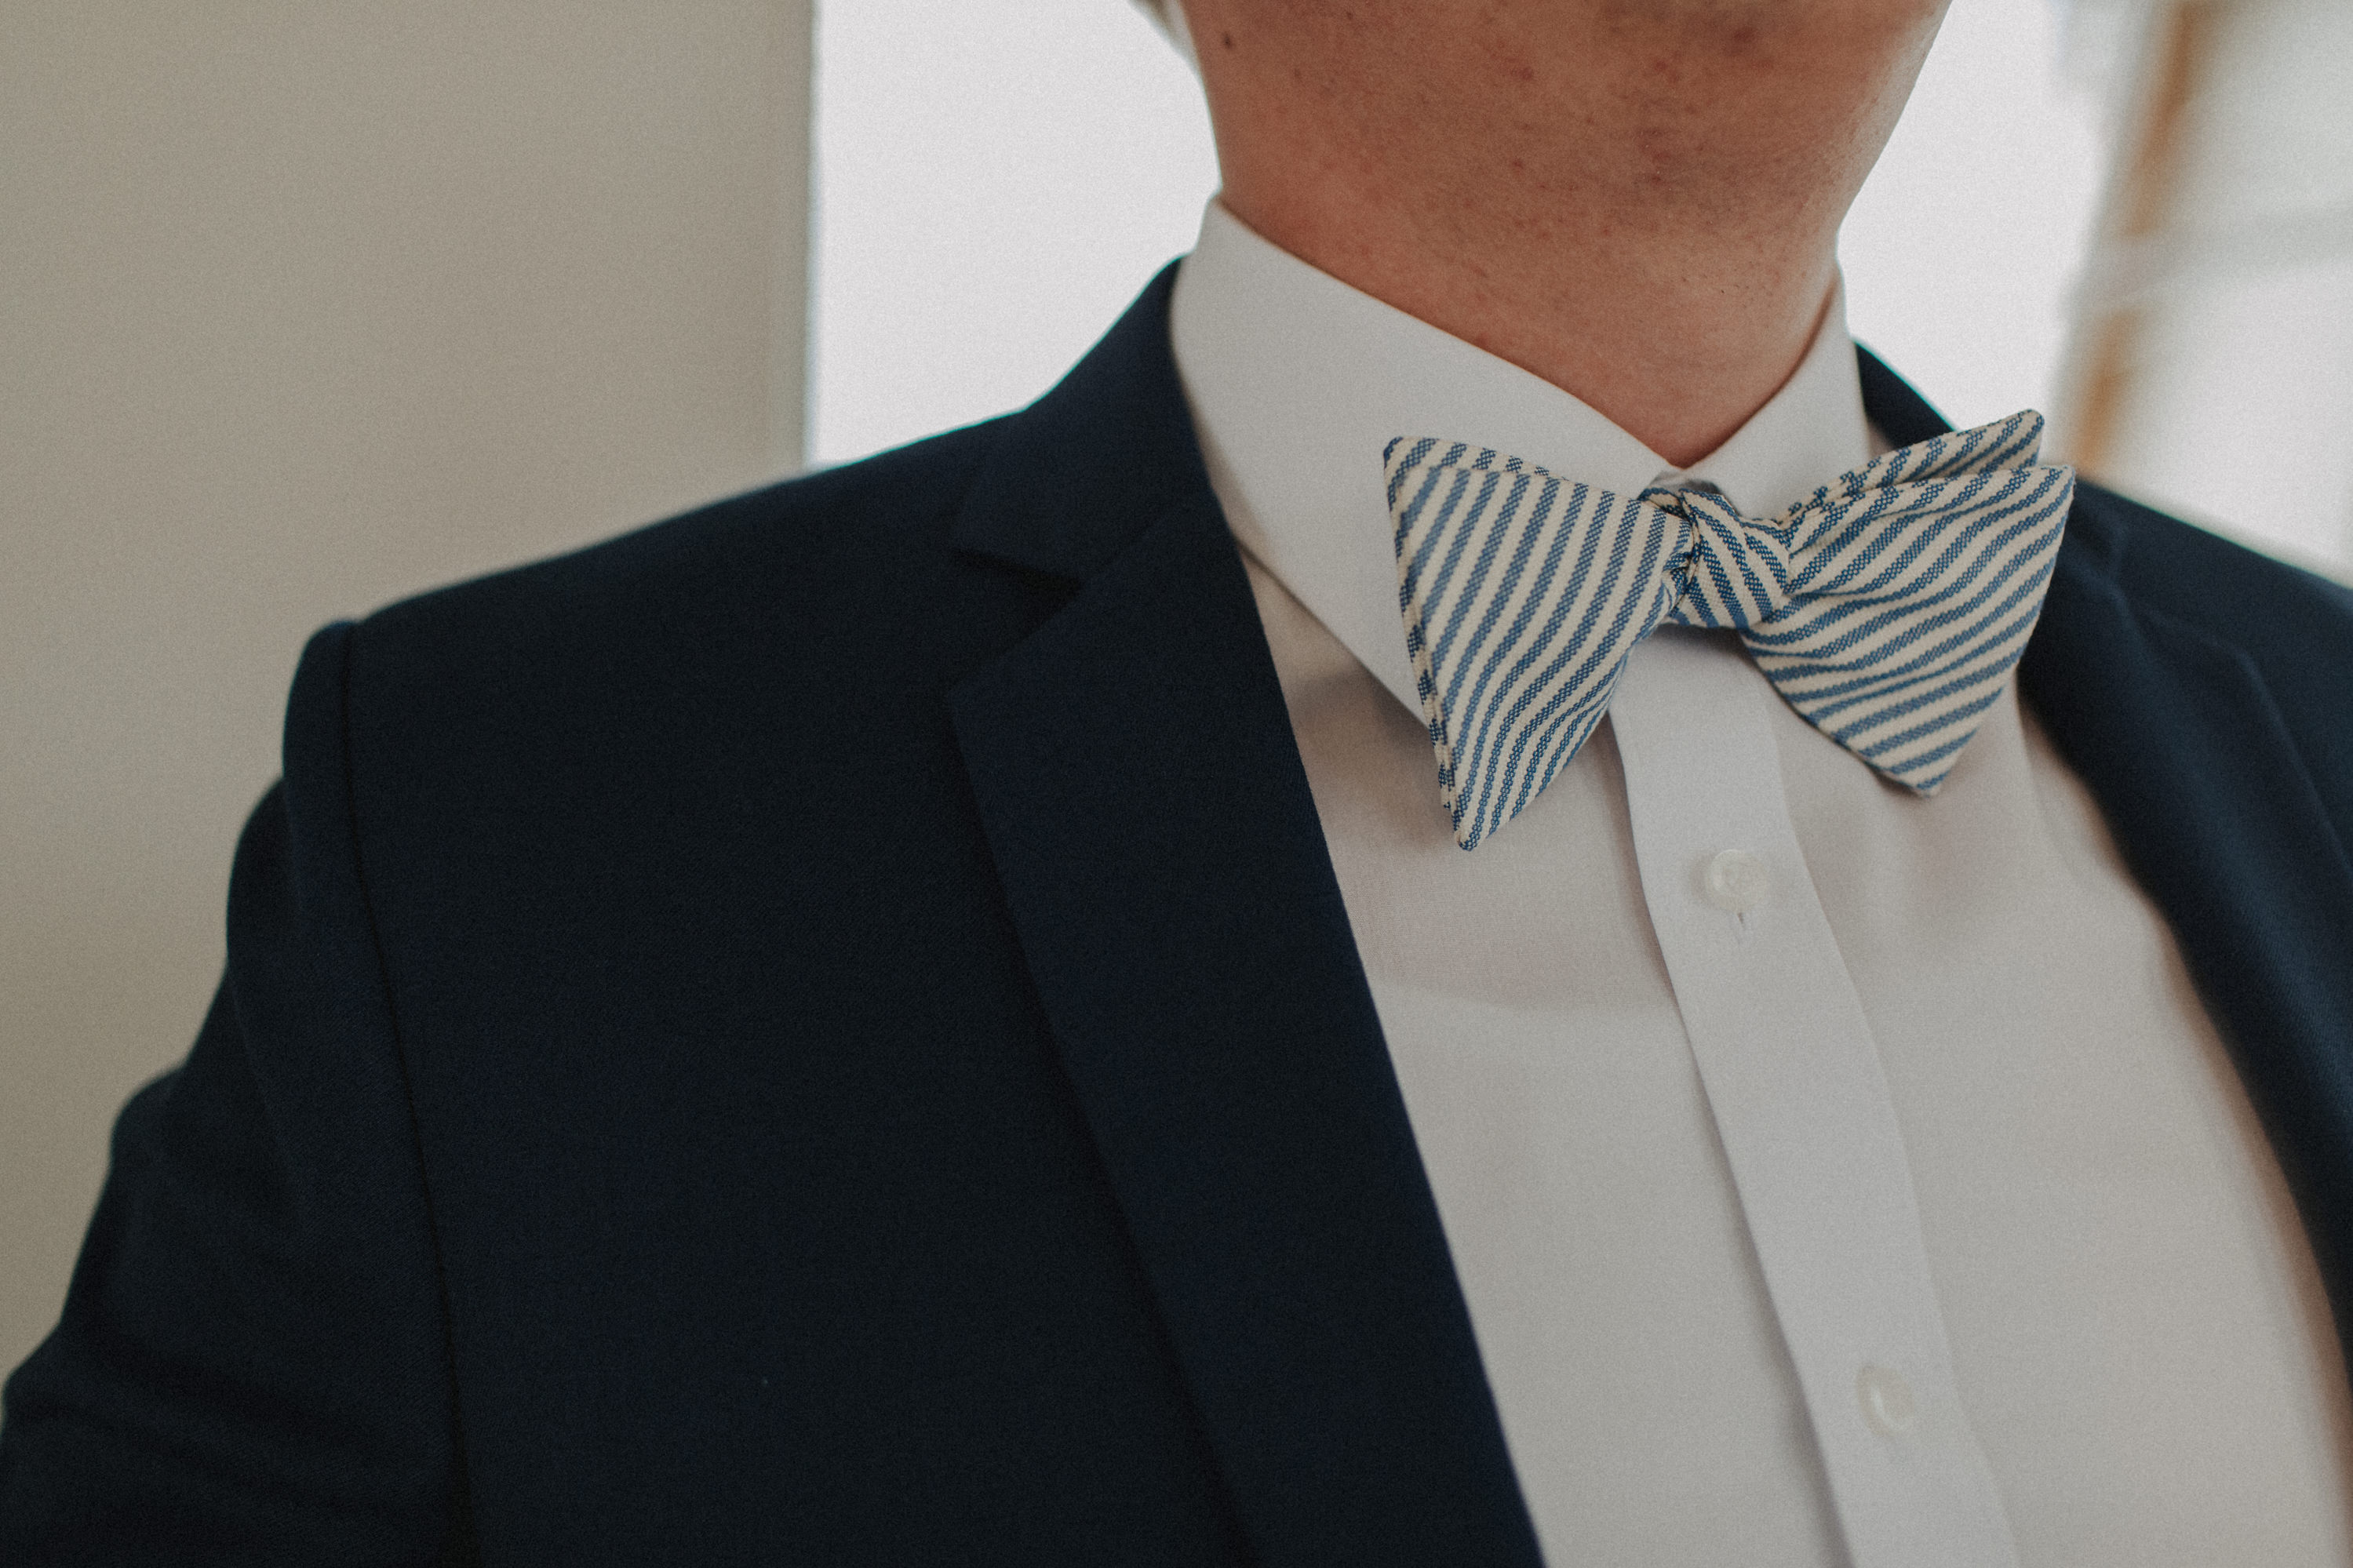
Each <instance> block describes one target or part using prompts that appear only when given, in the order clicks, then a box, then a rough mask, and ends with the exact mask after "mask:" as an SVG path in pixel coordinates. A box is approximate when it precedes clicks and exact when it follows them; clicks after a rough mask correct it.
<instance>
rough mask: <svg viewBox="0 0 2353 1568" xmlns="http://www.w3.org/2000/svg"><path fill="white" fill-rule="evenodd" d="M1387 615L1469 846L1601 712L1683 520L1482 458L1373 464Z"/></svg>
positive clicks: (1554, 766)
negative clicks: (1390, 596)
mask: <svg viewBox="0 0 2353 1568" xmlns="http://www.w3.org/2000/svg"><path fill="white" fill-rule="evenodd" d="M1383 461H1384V463H1385V465H1386V467H1387V468H1388V500H1389V514H1390V517H1391V519H1392V520H1393V521H1394V522H1395V524H1396V530H1397V533H1396V542H1397V561H1398V610H1399V612H1400V613H1401V615H1402V616H1403V617H1404V621H1405V631H1406V650H1407V652H1408V653H1409V655H1410V656H1411V658H1412V659H1413V671H1414V680H1415V684H1416V685H1417V687H1418V688H1419V691H1420V694H1421V706H1422V715H1423V717H1424V718H1425V719H1426V720H1427V721H1429V724H1430V746H1431V749H1432V750H1433V751H1434V752H1436V754H1437V758H1438V777H1439V794H1440V799H1441V800H1442V801H1443V802H1444V804H1445V805H1446V808H1447V810H1448V812H1449V814H1450V815H1451V817H1452V819H1453V825H1454V840H1455V842H1456V843H1457V844H1459V845H1461V847H1463V848H1465V849H1472V848H1475V847H1477V846H1478V844H1479V841H1480V840H1481V839H1482V838H1484V837H1486V836H1487V835H1488V834H1490V833H1492V832H1493V831H1494V830H1495V829H1496V828H1498V827H1500V826H1503V825H1504V823H1506V822H1508V821H1510V820H1511V819H1512V818H1513V817H1514V816H1516V815H1518V813H1519V812H1520V810H1521V808H1523V807H1524V806H1525V805H1527V803H1528V802H1529V801H1531V800H1533V799H1534V798H1535V795H1536V793H1537V792H1538V791H1539V790H1541V789H1543V788H1544V786H1545V785H1546V784H1549V783H1551V782H1552V778H1553V775H1554V774H1555V773H1558V772H1559V771H1560V768H1561V766H1562V764H1563V763H1567V761H1568V759H1569V758H1571V757H1573V756H1575V755H1576V754H1577V748H1578V747H1580V746H1582V745H1583V744H1584V743H1585V739H1586V737H1587V736H1588V734H1590V733H1591V732H1592V731H1593V727H1594V725H1595V724H1597V723H1599V721H1600V719H1601V715H1602V714H1603V713H1604V712H1606V711H1607V710H1609V693H1610V691H1611V689H1613V688H1614V687H1615V686H1616V684H1617V681H1618V675H1619V672H1620V670H1621V669H1623V668H1625V664H1626V656H1627V655H1628V654H1629V653H1630V652H1631V651H1632V649H1633V647H1634V645H1635V644H1636V643H1638V642H1640V641H1641V639H1642V638H1643V637H1647V636H1649V635H1650V633H1651V629H1652V628H1653V627H1655V626H1657V625H1658V624H1659V622H1660V620H1661V619H1662V618H1663V617H1664V616H1665V615H1666V613H1667V610H1668V608H1669V607H1670V606H1671V605H1672V603H1673V601H1674V594H1675V590H1674V585H1673V581H1672V574H1671V573H1670V572H1669V570H1668V566H1669V564H1670V560H1669V558H1670V555H1671V553H1672V551H1673V550H1674V548H1675V546H1676V544H1677V542H1678V537H1679V533H1680V531H1681V529H1682V526H1683V525H1682V523H1681V521H1680V520H1678V519H1676V518H1674V517H1672V516H1671V515H1669V514H1668V513H1666V512H1663V511H1662V510H1659V509H1658V508H1656V507H1653V506H1651V505H1649V504H1647V503H1645V502H1643V501H1641V500H1638V499H1634V498H1630V497H1624V496H1620V495H1617V494H1615V493H1613V492H1611V491H1609V490H1596V489H1591V488H1590V487H1588V486H1586V485H1581V484H1577V483H1574V482H1572V481H1570V480H1567V479H1561V478H1559V477H1558V476H1557V475H1555V474H1552V473H1548V472H1547V471H1546V470H1545V469H1543V468H1537V467H1535V466H1534V465H1532V464H1528V463H1524V462H1522V461H1521V460H1520V459H1519V458H1512V457H1506V456H1505V455H1504V454H1503V453H1501V452H1497V451H1495V450H1493V448H1490V447H1471V446H1469V445H1468V444H1466V443H1463V442H1460V441H1451V442H1450V441H1440V440H1437V439H1434V438H1431V437H1416V438H1413V439H1406V438H1402V437H1400V438H1399V439H1398V440H1394V441H1391V442H1390V443H1389V444H1388V448H1387V449H1386V451H1385V452H1384V454H1383Z"/></svg>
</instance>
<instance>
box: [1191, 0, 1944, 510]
mask: <svg viewBox="0 0 2353 1568" xmlns="http://www.w3.org/2000/svg"><path fill="white" fill-rule="evenodd" d="M1941 10H1942V5H1941V0H1646V3H1645V4H1643V5H1620V4H1615V3H1605V0H1559V3H1556V4H1552V5H1544V6H1494V5H1488V4H1485V3H1484V0H1330V3H1327V0H1187V5H1186V11H1187V17H1188V19H1189V21H1190V22H1191V24H1192V30H1193V41H1194V45H1195V47H1196V49H1197V51H1198V55H1199V58H1200V61H1201V67H1202V77H1203V80H1204V82H1205V84H1206V85H1207V87H1208V95H1209V107H1210V113H1211V117H1212V119H1213V121H1215V123H1216V127H1217V133H1218V151H1219V163H1220V165H1221V167H1222V169H1223V171H1224V174H1225V192H1224V196H1223V199H1224V201H1225V204H1226V205H1227V206H1228V208H1229V209H1230V210H1231V211H1232V212H1233V214H1234V216H1237V217H1239V218H1240V219H1241V220H1242V221H1243V222H1244V223H1246V224H1248V225H1249V226H1250V227H1251V228H1253V229H1255V230H1256V231H1257V232H1258V233H1260V234H1261V235H1263V236H1265V237H1267V238H1268V239H1270V240H1271V241H1273V242H1274V243H1275V244H1276V245H1278V246H1280V247H1282V248H1283V249H1284V250H1287V251H1289V252H1290V253H1292V254H1293V255H1294V256H1297V257H1299V258H1301V259H1303V260H1305V261H1307V262H1310V263H1312V264H1313V265H1314V266H1315V267H1317V268H1321V269H1323V270H1324V271H1325V272H1327V273H1329V274H1331V275H1332V276H1333V277H1335V278H1337V279H1340V280H1341V281H1343V282H1345V283H1347V284H1349V285H1351V286H1352V287H1354V288H1356V289H1361V290H1363V291H1364V292H1365V293H1367V294H1370V295H1372V296H1373V297H1374V298H1376V299H1378V300H1383V301H1385V302H1386V303H1388V304H1390V305H1393V306H1395V307H1396V308H1398V310H1404V311H1406V312H1407V313H1408V314H1409V315H1412V316H1415V317H1418V318H1419V319H1420V320H1422V321H1427V322H1429V323H1430V325H1432V326H1435V327H1438V328H1440V329H1442V330H1443V331H1448V332H1451V333H1452V334H1454V335H1455V336H1457V337H1460V338H1462V339H1464V340H1466V341H1468V342H1472V343H1475V344H1477V345H1478V346H1479V347H1481V348H1482V349H1485V350H1486V351H1487V352H1489V353H1493V354H1494V355H1496V356H1497V357H1498V358H1501V359H1504V360H1507V361H1509V362H1510V363H1514V364H1516V365H1518V366H1520V367H1521V368H1522V369H1524V370H1526V371H1528V372H1530V373H1532V374H1535V375H1538V376H1541V377H1542V378H1544V379H1545V380H1546V381H1548V382H1550V383H1552V384H1554V385H1556V386H1558V387H1560V388H1562V389H1563V390H1565V391H1567V392H1569V393H1571V394H1573V395H1575V396H1577V398H1578V399H1580V400H1581V401H1583V402H1584V403H1586V404H1587V405H1589V406H1591V407H1592V408H1594V409H1596V410H1597V411H1599V413H1601V414H1602V415H1604V416H1607V417H1608V418H1609V419H1610V420H1611V421H1612V422H1614V423H1615V424H1617V425H1618V426H1620V428H1622V429H1624V430H1625V431H1627V432H1628V433H1629V434H1630V435H1632V436H1634V437H1637V438H1638V439H1640V440H1641V442H1642V443H1643V444H1644V445H1646V446H1648V447H1651V449H1652V450H1653V451H1655V452H1658V453H1659V454H1661V455H1662V457H1664V458H1667V460H1668V461H1670V462H1672V463H1673V464H1675V465H1677V466H1679V467H1683V466H1688V465H1690V464H1692V463H1694V462H1697V461H1698V460H1699V459H1701V458H1704V457H1705V456H1706V455H1707V454H1708V453H1710V452H1712V451H1714V450H1715V448H1716V447H1718V446H1720V445H1721V444H1722V443H1723V442H1724V441H1725V438H1726V437H1729V436H1731V435H1732V433H1733V432H1734V431H1736V430H1737V429H1739V428H1740V426H1742V425H1743V424H1744V423H1746V421H1747V419H1748V417H1749V416H1751V415H1752V414H1754V413H1755V412H1756V411H1757V409H1759V408H1761V407H1762V406H1764V405H1765V404H1766V403H1767V401H1768V400H1770V399H1771V397H1772V395H1773V394H1774V393H1775V392H1776V391H1777V390H1778V388H1779V387H1780V385H1781V384H1782V383H1783V382H1784V381H1786V380H1787V379H1788V376H1789V374H1790V373H1791V372H1792V371H1793V370H1794V369H1796V367H1797V365H1798V363H1799V360H1800V359H1801V358H1802V357H1803V355H1804V353H1805V352H1806V349H1807V346H1808V345H1809V343H1810V342H1812V340H1813V337H1814V331H1815V328H1816V326H1817V325H1818V324H1819V322H1820V320H1821V312H1822V309H1823V306H1824V304H1825V303H1826V301H1827V300H1828V299H1829V296H1830V291H1831V279H1832V277H1833V274H1834V271H1835V253H1836V247H1837V237H1838V226H1839V222H1840V220H1841V218H1842V217H1843V216H1844V215H1845V212H1846V208H1847V205H1848V203H1849V202H1850V201H1852V198H1853V195H1854V192H1855V191H1856V189H1857V188H1858V187H1859V186H1860V185H1861V184H1862V178H1863V176H1864V174H1866V173H1868V171H1869V169H1870V166H1871V163H1872V161H1873V159H1874V158H1875V157H1876V156H1877V155H1878V151H1879V148H1880V146H1881V145H1882V144H1883V142H1884V141H1885V139H1886V136H1887V133H1888V132H1889V131H1890V130H1892V129H1893V128H1894V122H1895V117H1896V115H1897V113H1898V112H1899V111H1900V110H1901V108H1902V106H1903V100H1904V98H1905V94H1906V93H1907V92H1908V91H1909V90H1910V87H1911V83H1912V79H1913V77H1914V75H1915V73H1916V72H1917V70H1918V68H1919V63H1920V60H1921V58H1923V57H1925V55H1926V52H1927V47H1928V45H1929V43H1930V41H1931V40H1932V39H1933V38H1934V37H1935V33H1936V21H1937V19H1938V16H1939V15H1940V13H1941Z"/></svg>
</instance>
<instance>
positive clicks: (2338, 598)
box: [2068, 484, 2353, 819]
mask: <svg viewBox="0 0 2353 1568" xmlns="http://www.w3.org/2000/svg"><path fill="white" fill-rule="evenodd" d="M2068 527H2069V529H2070V531H2071V532H2072V533H2073V535H2074V537H2073V539H2072V540H2071V541H2070V543H2071V544H2072V545H2073V546H2074V549H2075V553H2076V555H2077V559H2078V561H2079V563H2082V565H2081V569H2083V570H2086V571H2088V572H2089V573H2090V574H2093V575H2094V577H2096V578H2100V579H2105V582H2106V584H2107V585H2108V586H2109V587H2110V588H2111V589H2112V590H2113V591H2115V592H2116V593H2117V594H2118V595H2121V596H2122V597H2123V599H2124V600H2125V602H2126V604H2128V605H2130V606H2131V608H2132V609H2133V611H2134V612H2135V613H2136V614H2137V615H2142V616H2156V617H2160V618H2162V619H2164V620H2166V621H2168V622H2170V623H2172V624H2174V625H2175V626H2184V627H2188V628H2189V629H2190V630H2192V631H2193V632H2195V633H2196V634H2198V635H2199V636H2200V637H2204V638H2207V639H2210V640H2211V642H2213V643H2216V644H2220V645H2221V646H2223V647H2228V648H2230V649H2232V650H2233V651H2234V652H2235V653H2236V654H2237V655H2238V656H2239V657H2241V658H2244V659H2246V660H2247V661H2248V662H2249V663H2250V664H2251V665H2252V666H2253V668H2254V670H2255V672H2256V673H2257V674H2258V675H2259V676H2260V677H2261V678H2262V681H2263V687H2264V689H2266V690H2268V691H2269V693H2270V694H2271V696H2272V699H2273V700H2274V701H2275V702H2276V703H2277V704H2278V706H2279V710H2280V717H2281V719H2282V721H2284V723H2285V725H2286V727H2287V729H2288V731H2289V733H2290V734H2291V735H2292V736H2293V737H2294V738H2295V744H2296V746H2297V749H2298V750H2299V751H2301V752H2303V754H2304V758H2305V761H2306V765H2307V766H2308V767H2309V768H2310V770H2311V772H2312V774H2313V777H2314V779H2315V781H2316V783H2317V784H2320V785H2321V787H2322V790H2323V793H2324V795H2327V796H2329V797H2330V799H2331V800H2332V803H2333V809H2334V810H2336V812H2337V815H2338V816H2339V817H2340V819H2348V818H2353V588H2348V587H2347V586H2346V585H2345V584H2342V583H2337V582H2333V581H2331V580H2330V579H2328V578H2327V577H2323V576H2321V575H2319V574H2316V573H2313V572H2308V571H2306V570H2304V569H2303V568H2301V567H2298V566H2295V565H2291V564H2289V563H2286V562H2284V561H2280V560H2276V559H2274V557H2272V556H2269V555H2265V554H2263V553H2262V552H2259V551H2255V550H2252V549H2249V548H2248V547H2247V546H2245V545H2243V544H2240V543H2238V542H2235V541H2232V540H2230V539H2226V538H2224V537H2223V536H2221V534H2218V533H2215V532H2214V531H2211V530H2209V529H2204V528H2200V527H2197V526H2195V525H2193V524H2191V523H2188V522H2185V521H2182V520H2181V519H2179V518H2177V517H2172V516H2169V515H2168V514H2167V513H2165V512H2162V511H2159V510H2157V509H2156V508H2154V507H2150V506H2147V505H2144V504H2142V503H2141V502H2138V501H2136V500H2130V499H2128V498H2126V497H2125V496H2121V495H2118V494H2116V492H2115V491H2113V490H2109V489H2102V488H2101V487H2099V486H2096V485H2091V484H2083V485H2079V486H2078V487H2077V500H2076V504H2075V510H2074V514H2073V517H2072V518H2071V519H2070V520H2069V523H2068Z"/></svg>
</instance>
